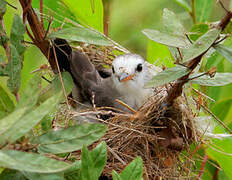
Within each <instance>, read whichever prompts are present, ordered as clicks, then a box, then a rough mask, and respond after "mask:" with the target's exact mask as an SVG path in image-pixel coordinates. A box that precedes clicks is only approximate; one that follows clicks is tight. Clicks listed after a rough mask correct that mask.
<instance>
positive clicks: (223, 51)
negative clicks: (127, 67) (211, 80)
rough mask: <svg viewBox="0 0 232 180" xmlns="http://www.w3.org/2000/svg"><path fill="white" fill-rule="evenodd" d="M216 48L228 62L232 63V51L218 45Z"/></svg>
mask: <svg viewBox="0 0 232 180" xmlns="http://www.w3.org/2000/svg"><path fill="white" fill-rule="evenodd" d="M214 48H215V49H216V50H217V52H219V53H220V54H221V55H222V56H224V57H225V58H226V59H227V60H229V61H230V62H231V63H232V49H231V48H228V47H226V46H223V45H221V44H217V45H215V46H214Z"/></svg>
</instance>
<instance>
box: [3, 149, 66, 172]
mask: <svg viewBox="0 0 232 180" xmlns="http://www.w3.org/2000/svg"><path fill="white" fill-rule="evenodd" d="M0 166H1V167H6V168H10V169H16V170H19V171H27V172H37V173H55V172H61V171H64V170H65V169H67V168H69V167H70V165H69V164H67V163H65V162H63V161H57V160H55V159H51V158H48V157H45V156H42V155H39V154H35V153H27V152H21V151H14V150H1V151H0Z"/></svg>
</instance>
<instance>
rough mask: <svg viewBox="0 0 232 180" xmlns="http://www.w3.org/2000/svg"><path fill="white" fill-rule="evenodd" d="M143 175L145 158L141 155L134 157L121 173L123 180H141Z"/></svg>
mask: <svg viewBox="0 0 232 180" xmlns="http://www.w3.org/2000/svg"><path fill="white" fill-rule="evenodd" d="M142 176H143V160H142V158H141V157H137V158H136V159H134V160H133V161H132V162H131V163H130V164H129V165H128V166H127V167H126V168H125V169H124V170H123V171H122V172H121V173H120V177H121V179H122V180H141V179H142Z"/></svg>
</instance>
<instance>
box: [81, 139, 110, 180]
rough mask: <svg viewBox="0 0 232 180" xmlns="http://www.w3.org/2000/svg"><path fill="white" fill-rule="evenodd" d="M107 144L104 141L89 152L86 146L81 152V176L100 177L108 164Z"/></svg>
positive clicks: (87, 177)
mask: <svg viewBox="0 0 232 180" xmlns="http://www.w3.org/2000/svg"><path fill="white" fill-rule="evenodd" d="M106 159H107V151H106V144H105V142H102V143H101V144H99V145H98V146H97V147H96V148H95V149H94V150H93V151H91V152H89V151H88V149H87V147H86V146H84V147H83V149H82V153H81V178H82V180H84V179H87V180H88V179H98V178H99V177H100V175H101V172H102V170H103V168H104V166H105V164H106Z"/></svg>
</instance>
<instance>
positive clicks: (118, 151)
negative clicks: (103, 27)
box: [81, 46, 200, 179]
mask: <svg viewBox="0 0 232 180" xmlns="http://www.w3.org/2000/svg"><path fill="white" fill-rule="evenodd" d="M81 48H82V52H87V53H86V55H88V56H89V54H91V58H90V59H94V62H93V63H94V64H96V62H98V60H100V59H104V60H105V59H106V58H101V57H99V54H100V55H101V54H104V55H106V54H107V53H109V54H110V55H111V56H112V51H111V50H109V49H107V50H104V51H103V52H102V51H101V50H102V49H96V48H94V51H93V52H92V51H91V49H93V48H92V46H91V47H90V48H89V47H83V46H82V47H81ZM86 49H87V50H86ZM99 50H100V52H99ZM106 51H107V53H105V52H106ZM94 53H97V55H96V56H94ZM93 56H94V57H95V58H93ZM106 56H107V55H106ZM104 63H105V62H103V61H101V63H100V65H99V64H98V66H97V67H99V66H102V65H103V64H104ZM107 64H108V65H110V64H111V62H110V61H109V62H107ZM171 88H172V84H169V85H166V86H162V87H158V88H156V89H155V90H154V91H155V95H154V96H152V97H151V98H150V99H148V101H147V102H146V103H145V104H144V105H143V106H142V107H141V108H140V109H138V110H137V111H133V112H132V113H113V117H111V118H109V119H107V120H101V121H102V122H103V123H105V124H107V126H108V128H107V132H106V134H105V135H104V137H103V138H101V139H100V140H99V141H105V142H106V143H107V146H108V160H107V165H106V166H105V168H104V171H103V176H105V177H107V178H108V179H112V177H111V176H112V170H116V171H117V172H121V171H122V170H123V169H124V168H125V166H126V165H128V164H129V163H130V162H131V161H132V160H133V159H135V157H137V156H140V157H142V159H143V164H144V174H143V178H144V179H159V178H160V177H162V178H164V179H175V178H176V179H179V178H180V177H185V178H190V177H192V176H193V174H192V172H191V170H190V169H191V166H192V161H191V160H189V159H190V158H188V157H183V156H181V153H182V152H183V151H184V150H185V151H187V152H188V151H189V149H190V144H191V143H193V142H198V141H199V140H200V139H199V133H198V132H197V130H196V128H195V124H194V121H193V118H194V117H193V116H194V115H193V112H192V110H191V108H190V107H189V105H188V102H187V99H186V98H185V97H184V96H183V95H182V96H180V97H178V98H176V99H175V100H174V101H173V103H171V104H170V103H167V97H168V94H169V92H170V90H171ZM103 114H105V110H104V113H103ZM96 144H98V142H97V143H96ZM180 157H181V158H180ZM184 158H186V159H184Z"/></svg>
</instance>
